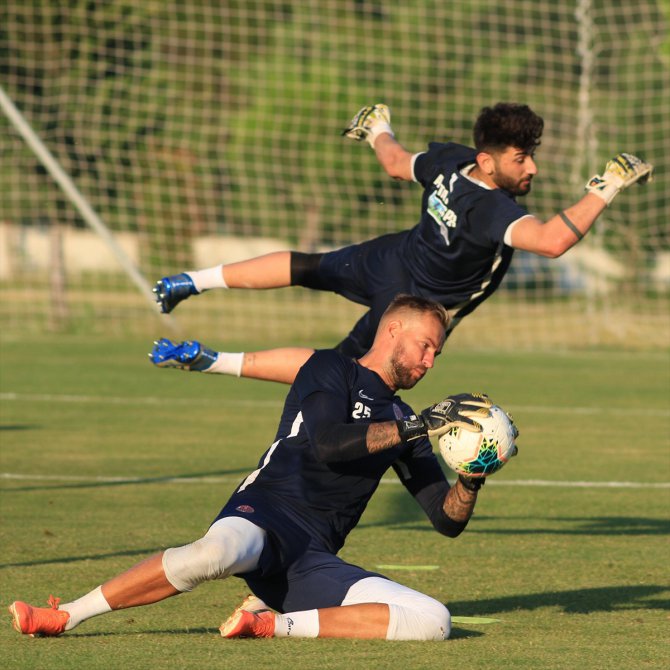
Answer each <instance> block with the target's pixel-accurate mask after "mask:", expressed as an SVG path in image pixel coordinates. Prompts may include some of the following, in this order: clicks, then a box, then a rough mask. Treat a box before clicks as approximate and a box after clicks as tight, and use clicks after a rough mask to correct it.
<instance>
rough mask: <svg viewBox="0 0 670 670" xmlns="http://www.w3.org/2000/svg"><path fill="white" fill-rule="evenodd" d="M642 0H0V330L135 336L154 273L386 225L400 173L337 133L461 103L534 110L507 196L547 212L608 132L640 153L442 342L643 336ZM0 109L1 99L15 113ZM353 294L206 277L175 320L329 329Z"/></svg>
mask: <svg viewBox="0 0 670 670" xmlns="http://www.w3.org/2000/svg"><path fill="white" fill-rule="evenodd" d="M669 21H670V16H669V15H668V9H667V7H666V6H665V5H664V4H663V3H662V2H660V1H659V0H641V1H640V2H637V3H604V2H600V1H599V0H570V1H567V2H560V3H556V2H552V1H550V0H533V1H532V2H531V1H530V0H510V1H509V2H506V3H500V2H497V1H496V0H472V1H471V2H468V3H443V2H436V1H433V0H429V1H424V0H422V1H418V0H412V1H411V2H401V1H400V0H391V1H389V2H380V1H379V0H325V2H316V0H309V1H308V2H298V0H286V1H285V2H281V3H275V2H265V1H261V0H248V1H245V2H237V1H236V2H225V3H221V2H217V1H215V0H194V1H193V2H188V3H184V2H177V0H166V1H165V2H160V3H154V2H149V3H133V2H130V1H129V0H111V1H110V2H105V3H96V2H87V1H85V0H72V2H68V3H62V2H58V1H57V0H35V2H30V3H21V2H17V1H10V2H7V3H4V5H3V7H2V8H1V9H0V25H1V26H2V28H1V29H0V30H1V31H2V34H3V39H4V42H5V48H4V49H3V51H2V52H1V54H0V84H1V87H0V107H1V108H2V111H3V112H4V114H0V138H2V139H0V156H2V160H0V179H1V180H2V181H1V183H2V184H3V197H2V198H1V199H0V290H1V291H2V296H3V299H2V301H1V302H0V317H1V318H2V322H3V331H4V332H6V333H8V334H9V335H10V336H11V334H12V333H15V334H16V333H18V334H21V333H25V332H27V331H34V332H40V331H44V330H60V331H65V332H67V331H76V332H86V333H91V334H92V333H100V334H105V335H112V334H114V333H118V334H128V333H137V334H141V335H142V336H150V337H154V336H158V335H160V334H161V332H160V330H162V326H163V324H164V325H165V327H166V328H170V322H169V319H167V318H165V319H163V317H160V319H163V320H158V321H157V318H156V315H155V309H154V308H153V305H150V306H149V307H150V309H148V308H147V307H148V302H149V301H150V300H151V291H150V287H151V285H152V284H153V282H154V281H155V280H156V279H158V278H160V277H162V276H164V275H166V274H176V273H178V272H181V271H184V270H189V269H196V268H199V267H209V266H211V265H214V264H216V263H220V262H228V261H233V260H240V259H242V258H248V257H251V256H255V255H258V254H260V253H265V252H267V251H273V250H276V249H289V248H290V249H298V250H302V251H311V250H320V249H329V248H334V247H338V246H343V245H345V244H351V243H354V242H359V241H362V240H365V239H369V238H371V237H374V236H377V235H381V234H384V233H389V232H394V231H397V230H402V229H405V228H409V227H411V226H412V225H414V223H415V222H416V221H417V218H418V214H419V208H420V199H421V190H420V189H419V188H418V187H417V186H416V185H412V184H407V183H399V182H394V181H392V180H390V179H388V177H386V176H385V175H384V173H383V171H382V170H381V168H380V167H379V165H378V164H377V163H376V161H375V159H374V156H373V154H372V152H371V151H370V150H369V148H368V147H367V145H361V144H356V143H354V142H351V141H349V140H346V139H344V138H342V137H341V136H340V131H341V129H342V128H343V127H344V125H346V123H347V121H348V120H349V119H350V118H351V116H352V114H353V113H354V112H355V111H356V110H357V109H358V108H359V107H361V106H362V105H363V104H367V103H373V102H385V103H386V104H388V105H389V106H390V108H391V110H392V114H393V126H394V130H395V132H396V135H397V136H398V138H399V139H400V140H401V141H402V143H403V144H404V145H405V146H406V147H407V148H408V149H409V150H412V151H421V150H423V149H425V148H426V146H427V143H428V142H430V141H433V140H437V141H447V140H454V141H457V142H461V143H464V144H470V143H471V134H472V124H473V121H474V118H475V116H476V115H477V113H478V111H479V110H480V109H481V107H483V106H485V105H490V104H493V103H495V102H497V101H499V100H506V101H517V102H526V103H528V104H530V105H531V107H532V108H533V109H534V110H535V111H537V112H538V113H539V114H540V115H542V116H543V118H544V119H545V133H544V136H543V139H542V145H541V147H540V148H539V150H538V153H537V162H538V165H539V169H540V172H539V175H538V176H537V178H536V179H535V181H534V187H533V191H532V193H531V194H530V195H529V196H528V197H526V198H524V199H523V204H524V205H525V206H527V207H528V209H529V211H531V212H533V213H535V214H537V215H538V216H540V217H541V218H544V219H546V218H549V217H550V216H551V215H553V214H555V213H556V212H557V211H560V210H562V209H564V208H565V207H567V206H569V205H570V204H572V203H574V202H575V201H576V200H577V199H578V198H579V197H580V196H581V194H582V193H583V184H584V182H585V181H586V179H587V178H588V177H589V176H590V175H591V174H593V173H594V172H598V171H600V170H601V169H602V167H603V166H604V163H605V162H606V160H607V159H608V158H610V157H611V156H612V155H614V154H616V153H618V152H620V151H629V152H631V153H635V154H639V155H642V156H643V157H644V158H645V159H646V160H648V161H650V162H652V163H653V164H654V165H655V166H656V178H655V180H654V182H653V183H651V184H649V185H648V186H646V187H645V188H637V187H634V188H631V189H629V190H628V191H626V193H625V194H623V195H621V196H619V197H618V198H617V199H616V200H615V201H614V203H613V204H612V206H611V207H609V208H608V210H607V211H606V212H605V213H604V215H603V216H602V217H601V218H600V219H599V221H598V223H597V224H596V226H595V228H594V230H593V231H592V233H590V234H589V235H588V236H587V238H586V239H585V240H584V241H583V242H582V243H580V244H579V245H578V246H576V247H575V248H574V249H572V250H571V251H569V252H568V253H567V254H565V256H564V257H562V258H561V259H557V260H552V261H549V260H543V259H541V258H539V257H533V256H529V255H525V254H517V255H516V257H515V260H514V262H513V265H512V268H511V271H510V272H509V274H508V277H507V279H506V281H505V283H504V284H503V286H502V287H501V289H500V290H499V291H498V293H497V294H496V295H495V296H494V297H493V298H492V299H490V300H489V301H487V303H486V304H484V305H483V306H482V307H480V308H479V309H478V310H477V311H476V312H475V313H474V314H473V315H471V316H469V317H468V318H467V319H465V320H464V322H463V323H462V324H461V325H459V326H458V328H457V329H456V331H455V333H454V335H453V336H452V339H451V340H450V346H458V347H463V348H466V347H474V346H476V347H482V348H484V347H488V348H491V347H494V348H498V349H513V350H520V349H530V348H533V349H556V348H570V347H584V346H587V347H589V346H610V345H612V346H617V347H626V348H649V347H651V348H653V347H666V346H667V342H668V341H670V227H669V225H668V221H670V202H669V196H668V193H669V189H668V186H667V174H668V168H669V165H668V163H669V162H670V161H669V159H668V156H670V114H668V109H670V87H669V86H667V81H668V80H670V37H669V34H670V31H668V22H669ZM19 110H21V111H20V112H19ZM361 312H362V309H361V308H360V306H357V305H353V304H351V303H349V302H347V301H346V300H344V299H342V298H339V297H337V296H334V295H331V294H322V293H315V292H311V291H308V290H305V289H287V290H282V291H268V292H260V291H259V292H244V291H230V292H228V291H210V292H208V293H207V294H206V295H203V296H201V297H198V298H195V299H191V300H189V301H188V303H186V304H185V305H183V306H180V307H179V309H178V310H177V311H176V313H175V315H176V320H177V322H178V323H179V324H180V327H181V329H182V332H184V333H185V334H186V336H188V337H192V338H196V337H197V338H199V339H202V340H203V341H207V342H212V344H216V343H217V341H221V340H222V339H226V340H232V341H238V342H241V343H243V344H244V345H245V346H246V345H247V344H248V345H249V346H261V347H262V346H268V345H272V346H277V345H286V344H317V345H327V344H328V343H335V342H336V341H339V339H341V337H342V336H344V335H345V334H346V332H347V331H348V329H349V327H350V326H351V325H352V323H353V321H354V320H355V319H356V318H357V316H358V315H359V314H361Z"/></svg>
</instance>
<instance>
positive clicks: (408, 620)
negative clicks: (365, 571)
mask: <svg viewBox="0 0 670 670" xmlns="http://www.w3.org/2000/svg"><path fill="white" fill-rule="evenodd" d="M361 603H386V604H387V605H388V606H389V614H390V620H389V627H388V630H387V632H386V639H387V640H445V639H446V638H448V637H449V633H450V632H451V615H450V614H449V610H448V609H447V608H446V607H445V606H444V605H443V604H442V603H440V602H438V601H437V600H435V599H434V598H431V597H430V596H427V595H425V594H424V593H420V592H419V591H414V590H413V589H410V588H408V587H407V586H403V585H402V584H398V583H397V582H392V581H391V580H389V579H384V578H382V577H366V578H365V579H361V580H360V581H358V582H356V583H355V584H354V585H353V586H352V587H351V588H350V589H349V591H348V592H347V595H346V597H345V599H344V600H343V601H342V605H357V604H361Z"/></svg>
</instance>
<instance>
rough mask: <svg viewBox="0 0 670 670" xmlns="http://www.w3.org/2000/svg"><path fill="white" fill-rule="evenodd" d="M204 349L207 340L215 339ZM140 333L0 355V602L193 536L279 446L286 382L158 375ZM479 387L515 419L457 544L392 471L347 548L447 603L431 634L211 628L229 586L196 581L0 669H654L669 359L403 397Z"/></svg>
mask: <svg viewBox="0 0 670 670" xmlns="http://www.w3.org/2000/svg"><path fill="white" fill-rule="evenodd" d="M213 344H216V343H213ZM146 352H147V343H146V342H136V341H135V342H131V343H125V344H124V343H120V342H118V341H115V342H102V341H94V342H90V341H89V342H87V341H84V340H83V339H74V338H72V339H69V338H59V339H57V340H56V341H55V342H49V341H48V339H46V338H45V339H41V340H35V341H5V342H4V343H3V344H2V349H1V367H0V372H1V389H0V391H1V393H2V395H1V399H2V416H1V422H0V428H1V430H0V438H1V439H2V444H1V452H0V453H1V459H2V460H1V464H0V472H1V473H2V479H1V480H0V481H1V484H2V490H1V491H0V500H1V501H2V507H1V518H2V545H1V546H2V557H1V558H0V604H2V606H3V607H6V605H8V604H9V603H10V602H11V601H12V600H14V599H23V600H27V601H29V602H34V603H38V604H41V603H44V602H45V601H46V599H47V598H48V596H49V594H50V593H53V594H55V595H59V596H61V597H63V598H64V599H65V600H68V599H72V598H74V597H76V596H79V595H81V594H83V593H84V592H86V591H88V590H90V589H91V588H93V587H95V586H97V585H98V584H99V583H101V582H102V581H104V580H106V579H107V578H109V577H111V576H113V575H114V574H116V573H118V572H120V571H122V570H124V569H126V568H128V567H130V566H131V565H132V564H133V563H135V562H136V561H138V560H140V559H142V558H144V557H145V556H147V555H149V554H151V553H153V552H156V551H157V550H159V549H161V548H165V547H167V546H173V545H178V544H181V543H186V542H188V541H191V540H193V539H195V538H197V537H199V536H200V534H201V533H202V532H203V531H204V530H205V529H206V527H207V526H208V524H209V522H210V521H211V519H212V518H213V517H214V515H215V514H216V513H217V512H218V510H219V508H220V507H221V506H222V504H223V503H224V502H225V501H226V499H227V497H228V495H229V494H230V493H231V492H232V490H233V488H234V487H235V485H236V483H237V482H238V481H239V480H240V479H241V478H242V477H243V475H244V474H246V473H247V472H248V471H249V470H251V469H253V467H254V466H255V465H256V462H257V459H258V457H259V455H260V454H261V453H262V452H263V451H264V450H265V449H266V447H267V446H268V445H269V443H270V442H271V441H272V439H273V437H274V431H275V426H276V421H277V419H278V416H279V413H280V410H281V403H282V399H283V396H284V393H285V390H286V388H285V387H283V386H281V385H277V384H269V383H262V382H253V381H248V380H241V381H240V380H233V379H229V378H223V377H210V376H206V375H199V374H195V373H192V374H189V373H184V372H180V371H174V370H157V369H154V368H152V367H151V365H150V364H149V363H148V361H147V358H146ZM470 390H483V391H486V392H488V393H489V394H490V395H491V396H492V397H493V398H494V400H496V401H497V402H499V403H500V404H502V405H504V406H505V407H506V408H508V409H509V410H510V411H511V412H512V413H513V414H514V416H515V419H516V421H517V424H518V425H519V427H520V429H521V437H520V439H519V448H520V453H519V456H518V457H517V458H516V459H515V460H513V461H512V462H510V463H509V464H508V465H507V466H506V468H505V469H504V470H503V471H502V472H500V473H498V474H497V475H495V476H494V477H493V478H492V479H491V480H490V481H489V483H488V484H487V486H486V487H485V488H484V489H483V491H482V493H481V495H480V500H479V503H478V506H477V510H476V514H475V516H474V517H473V519H472V521H471V523H470V526H469V527H468V529H467V530H466V532H465V533H464V534H463V535H462V536H461V537H460V538H458V539H456V540H449V539H447V538H443V537H441V536H439V535H438V534H437V533H435V532H433V531H432V530H431V528H430V527H429V524H428V522H427V521H426V520H425V519H424V518H423V517H422V514H421V512H420V510H418V508H417V506H416V505H415V503H414V502H413V501H412V500H411V499H410V498H409V497H408V496H407V494H406V493H405V492H404V490H403V489H402V487H401V486H399V485H397V484H396V483H395V482H394V480H393V479H392V478H391V477H389V479H388V481H386V480H385V481H384V482H383V484H382V486H380V489H379V491H378V493H377V495H376V497H375V498H374V499H373V501H372V503H371V505H370V507H369V509H368V510H367V512H366V514H365V515H364V517H363V519H362V521H361V524H360V526H359V527H358V528H357V529H356V530H355V531H354V532H353V533H352V535H351V536H350V538H349V541H348V543H347V545H346V546H345V548H344V550H343V552H342V556H343V557H344V558H345V559H347V560H350V561H353V562H355V563H359V564H362V565H363V566H365V567H369V568H371V569H379V568H378V566H383V565H386V566H389V565H390V566H394V567H392V568H385V569H381V571H382V572H385V573H386V574H387V575H388V576H389V577H391V578H393V579H396V580H398V581H400V582H403V583H405V584H407V585H408V586H411V587H412V588H416V589H419V590H422V591H424V592H426V593H429V594H430V595H432V596H434V597H436V598H438V599H440V600H441V601H443V602H445V603H446V604H447V605H448V607H449V609H450V610H451V612H452V614H453V615H454V616H456V617H487V618H492V619H496V620H497V622H494V623H488V624H475V623H472V622H468V621H465V622H463V623H457V624H455V625H454V629H453V633H452V639H451V640H450V641H447V642H443V643H437V642H430V643H403V642H384V641H329V640H274V639H273V640H222V639H221V638H220V636H219V635H218V631H217V628H218V626H219V624H220V622H221V621H222V620H223V619H224V618H225V617H226V616H227V615H228V613H229V612H230V611H231V610H232V609H233V607H234V606H235V605H236V604H237V602H238V601H239V600H241V599H242V598H243V597H244V596H245V595H246V588H245V584H244V582H242V581H241V580H238V579H234V578H233V579H229V580H227V581H225V582H217V583H208V584H204V585H203V586H201V587H199V588H198V589H197V590H196V591H195V592H194V593H192V594H187V595H183V596H180V597H178V598H173V599H171V600H169V601H167V602H164V603H160V604H158V605H154V606H151V607H147V608H140V609H132V610H125V611H122V612H116V613H112V614H110V615H107V616H103V617H98V618H97V619H93V620H90V621H88V622H86V623H85V624H83V625H82V626H80V627H79V628H77V629H76V630H75V631H73V632H72V633H70V634H67V635H65V636H63V637H61V638H55V639H46V638H45V639H32V638H27V637H25V638H24V637H22V636H19V635H18V634H17V633H15V632H14V631H13V630H12V629H11V626H10V623H9V621H10V620H9V615H6V617H5V624H6V625H4V626H2V627H0V655H1V657H2V658H4V659H5V661H4V662H3V665H4V666H5V667H8V668H9V667H11V668H26V669H28V668H30V669H34V668H37V669H41V668H98V667H100V668H103V667H104V668H124V669H127V668H149V669H151V668H205V667H214V668H235V667H245V668H269V667H272V668H274V669H280V668H291V669H297V670H300V669H308V668H309V669H311V668H348V669H350V668H361V667H366V668H382V667H383V668H386V669H390V668H412V669H416V668H442V667H449V668H473V669H479V668H481V669H484V668H486V669H491V668H527V669H533V670H536V669H539V668H542V669H545V668H560V669H563V668H566V669H567V668H569V669H574V668H589V669H599V668H602V669H608V670H609V669H611V668H659V669H660V668H667V667H669V666H670V650H669V648H668V645H667V639H668V623H669V620H668V617H669V614H670V588H669V585H668V581H669V580H668V556H669V549H670V547H669V544H668V535H669V533H670V524H669V522H668V509H669V505H668V503H669V502H670V488H669V486H670V484H669V482H670V437H669V436H670V402H669V400H670V354H668V353H667V352H656V353H653V352H650V353H615V352H604V351H592V352H579V353H555V354H523V355H515V354H509V353H507V354H497V353H486V354H481V353H473V352H468V353H463V352H459V351H456V350H455V349H454V350H453V351H451V350H450V349H449V347H448V348H447V351H446V352H445V354H444V355H443V356H442V357H441V359H440V360H439V362H438V366H437V368H436V370H435V371H433V372H432V373H430V374H429V375H428V377H427V378H426V380H425V381H424V382H423V383H422V384H421V385H419V387H418V388H417V389H415V390H414V391H412V392H411V393H410V394H406V396H405V397H406V398H407V399H409V400H410V401H411V402H412V404H413V405H414V406H415V408H417V409H420V408H421V407H423V406H424V405H426V404H429V403H430V402H434V401H436V400H438V399H440V398H441V397H443V396H444V395H446V394H448V393H452V392H459V391H470Z"/></svg>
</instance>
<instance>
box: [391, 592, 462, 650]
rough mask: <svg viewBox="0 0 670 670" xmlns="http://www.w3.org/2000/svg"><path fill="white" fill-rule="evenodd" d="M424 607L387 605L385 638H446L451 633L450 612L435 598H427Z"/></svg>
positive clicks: (420, 639) (423, 639) (421, 639)
mask: <svg viewBox="0 0 670 670" xmlns="http://www.w3.org/2000/svg"><path fill="white" fill-rule="evenodd" d="M427 601H430V602H427V603H426V607H422V608H421V609H420V610H417V609H415V608H412V607H403V606H401V605H389V615H390V619H389V627H388V631H387V634H386V639H387V640H419V641H427V640H446V639H447V638H448V637H449V634H450V633H451V614H450V613H449V610H448V609H447V608H446V607H445V606H444V605H443V604H442V603H439V602H437V601H436V600H432V598H427Z"/></svg>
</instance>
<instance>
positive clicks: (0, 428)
mask: <svg viewBox="0 0 670 670" xmlns="http://www.w3.org/2000/svg"><path fill="white" fill-rule="evenodd" d="M5 430H42V426H35V425H31V424H29V423H13V424H9V425H7V426H0V432H2V431H5Z"/></svg>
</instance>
